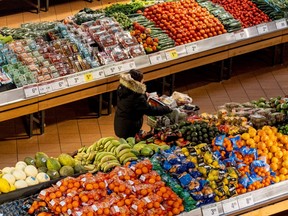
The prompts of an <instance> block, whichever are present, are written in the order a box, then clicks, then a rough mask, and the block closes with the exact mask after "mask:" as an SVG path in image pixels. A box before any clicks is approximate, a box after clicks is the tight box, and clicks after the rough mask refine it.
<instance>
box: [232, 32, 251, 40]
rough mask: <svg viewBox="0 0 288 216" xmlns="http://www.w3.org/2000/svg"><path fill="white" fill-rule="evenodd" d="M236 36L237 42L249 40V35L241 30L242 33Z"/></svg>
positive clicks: (235, 34)
mask: <svg viewBox="0 0 288 216" xmlns="http://www.w3.org/2000/svg"><path fill="white" fill-rule="evenodd" d="M234 36H235V39H236V41H238V40H244V39H246V38H248V35H247V33H246V31H245V30H240V31H237V32H235V33H234Z"/></svg>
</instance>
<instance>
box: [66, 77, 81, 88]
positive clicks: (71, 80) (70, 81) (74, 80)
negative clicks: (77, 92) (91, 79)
mask: <svg viewBox="0 0 288 216" xmlns="http://www.w3.org/2000/svg"><path fill="white" fill-rule="evenodd" d="M67 82H68V85H69V86H73V85H79V84H81V83H83V82H84V77H83V76H80V75H77V76H73V77H70V78H68V79H67Z"/></svg>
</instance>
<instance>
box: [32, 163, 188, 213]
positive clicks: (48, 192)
mask: <svg viewBox="0 0 288 216" xmlns="http://www.w3.org/2000/svg"><path fill="white" fill-rule="evenodd" d="M38 198H39V199H40V201H39V202H38V201H37V202H35V203H34V205H32V206H31V208H30V209H29V212H30V213H31V214H33V213H34V212H35V210H37V209H39V208H40V207H41V206H46V207H48V208H49V210H50V211H51V213H53V215H54V214H55V215H60V214H67V213H68V214H71V213H73V212H76V211H77V212H81V213H82V216H96V215H102V216H105V215H117V216H118V215H119V216H122V215H123V216H124V215H125V216H133V215H140V216H141V215H147V214H149V215H151V216H153V215H155V216H156V215H168V216H172V215H178V214H180V213H181V212H182V211H184V206H183V203H182V199H181V198H179V197H178V196H177V195H176V194H175V193H174V192H173V191H172V189H170V188H169V187H167V186H166V185H165V183H164V182H163V181H162V180H161V177H160V175H159V174H158V173H157V172H156V171H153V170H152V164H151V162H150V161H149V160H144V161H142V162H139V163H137V164H134V165H132V166H131V167H128V164H127V165H126V166H125V167H116V168H115V169H114V170H112V171H111V172H110V173H100V172H98V173H97V174H96V175H95V176H93V175H92V174H90V173H87V174H84V175H81V176H79V177H77V178H72V177H68V178H65V179H63V180H60V181H58V182H57V183H56V185H54V186H53V187H50V188H48V189H45V190H43V191H41V193H40V194H39V196H38Z"/></svg>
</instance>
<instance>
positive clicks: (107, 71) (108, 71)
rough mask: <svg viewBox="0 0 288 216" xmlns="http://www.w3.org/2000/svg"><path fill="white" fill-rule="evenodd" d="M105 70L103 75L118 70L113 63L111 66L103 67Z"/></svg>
mask: <svg viewBox="0 0 288 216" xmlns="http://www.w3.org/2000/svg"><path fill="white" fill-rule="evenodd" d="M104 70H105V75H108V76H109V75H113V74H116V73H118V72H119V68H118V67H117V66H115V65H113V66H111V67H107V68H105V69H104Z"/></svg>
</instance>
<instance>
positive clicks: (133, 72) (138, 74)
mask: <svg viewBox="0 0 288 216" xmlns="http://www.w3.org/2000/svg"><path fill="white" fill-rule="evenodd" d="M129 74H130V75H131V77H132V78H133V79H134V80H136V81H138V82H141V81H142V79H143V74H142V72H140V71H138V70H135V69H132V70H130V71H129Z"/></svg>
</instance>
